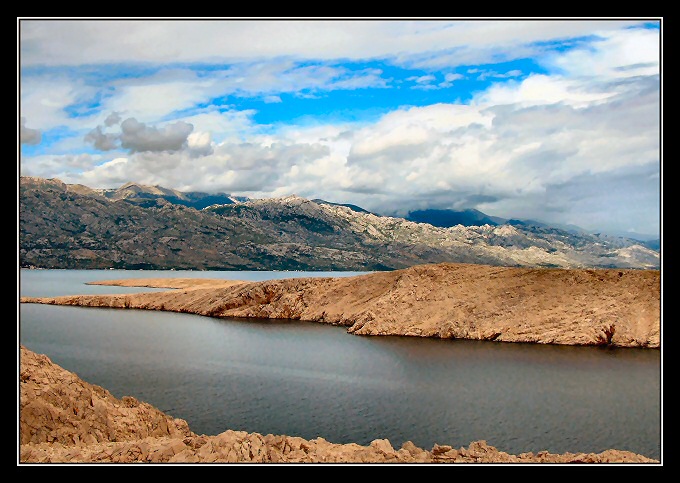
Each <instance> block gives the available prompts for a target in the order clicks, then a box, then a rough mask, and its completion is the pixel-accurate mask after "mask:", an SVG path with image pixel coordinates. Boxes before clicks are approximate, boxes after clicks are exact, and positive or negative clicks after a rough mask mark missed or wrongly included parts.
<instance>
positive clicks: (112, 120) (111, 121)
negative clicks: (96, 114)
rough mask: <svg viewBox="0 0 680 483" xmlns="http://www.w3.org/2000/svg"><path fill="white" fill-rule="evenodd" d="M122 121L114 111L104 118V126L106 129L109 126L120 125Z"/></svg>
mask: <svg viewBox="0 0 680 483" xmlns="http://www.w3.org/2000/svg"><path fill="white" fill-rule="evenodd" d="M122 120H123V118H122V117H120V113H118V112H115V111H114V112H112V113H111V114H109V115H108V116H107V117H106V119H104V125H105V126H106V127H110V126H113V125H115V124H118V123H120V121H122Z"/></svg>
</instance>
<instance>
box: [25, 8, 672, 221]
mask: <svg viewBox="0 0 680 483" xmlns="http://www.w3.org/2000/svg"><path fill="white" fill-rule="evenodd" d="M635 23H637V24H639V22H632V21H630V22H629V21H625V22H612V21H603V22H578V21H577V22H569V21H553V22H529V21H526V22H519V21H518V22H508V21H506V22H460V21H457V22H448V21H447V22H399V23H395V22H388V21H385V22H354V23H353V22H310V23H296V22H271V23H266V22H264V23H249V22H233V23H226V27H225V23H224V22H217V23H214V24H213V23H209V22H208V23H206V22H186V23H178V22H158V23H151V24H150V25H147V26H144V23H143V22H142V23H131V22H90V23H88V22H83V23H82V24H81V23H79V22H72V23H69V22H55V23H40V22H34V23H33V22H30V21H29V22H26V24H25V25H22V45H21V47H22V64H25V65H26V66H27V69H28V70H27V72H29V73H30V75H27V76H26V80H25V81H23V80H22V113H23V114H24V115H25V116H26V118H28V119H31V121H32V122H33V120H34V119H35V120H36V121H35V124H34V125H32V127H33V129H29V128H27V127H26V125H25V124H26V121H25V119H23V118H22V122H21V141H22V143H26V145H27V146H36V147H37V146H39V145H38V144H37V143H39V141H40V131H38V129H40V130H41V131H43V133H48V134H49V133H54V132H55V131H54V130H55V129H57V127H59V129H61V130H62V131H64V130H65V132H67V133H70V134H69V135H70V136H71V138H67V136H65V137H64V138H63V139H60V141H59V142H58V143H55V144H53V145H51V146H50V148H49V149H51V150H52V152H53V154H52V156H51V157H50V156H49V155H47V154H46V153H40V152H36V153H34V154H33V155H25V156H24V157H23V159H22V172H23V173H24V174H34V175H37V176H48V177H54V176H56V177H61V178H62V179H63V180H64V181H66V182H79V183H84V184H87V185H90V186H102V187H104V186H106V187H116V186H119V185H120V184H122V183H124V182H127V181H136V182H140V183H145V184H159V185H163V186H168V187H173V188H178V189H184V190H201V191H224V192H229V193H234V194H245V195H248V196H253V197H269V196H283V195H288V194H292V193H296V194H299V195H301V196H306V197H310V198H324V199H328V200H330V201H336V202H347V203H355V204H360V205H361V206H364V207H365V208H367V209H370V210H373V211H377V212H380V213H385V214H397V215H404V214H406V213H407V212H408V211H410V210H414V209H421V208H453V209H464V208H477V209H480V210H482V211H485V212H487V213H489V214H492V215H497V216H505V217H521V218H534V219H543V220H547V221H552V222H556V223H573V224H577V225H581V226H584V227H586V228H593V229H596V228H597V229H599V228H601V229H611V230H618V231H625V230H628V229H631V228H632V229H634V230H636V231H638V232H642V233H645V232H652V233H653V232H655V231H658V230H659V227H660V164H661V158H660V156H661V153H660V133H661V126H660V109H661V96H660V74H661V73H660V51H659V30H658V29H653V28H652V29H649V28H624V27H628V26H630V24H635ZM303 26H304V28H302V27H303ZM227 27H228V28H227ZM114 29H118V30H117V32H118V38H120V37H121V35H122V34H125V35H124V36H123V37H124V38H126V39H127V40H126V43H125V45H124V46H123V45H122V44H119V43H117V42H113V41H112V40H110V39H109V37H108V36H107V35H105V33H106V32H108V31H109V30H114ZM227 33H228V34H229V35H228V36H229V42H227V41H226V40H225V41H224V42H222V41H220V39H224V38H225V37H224V36H225V35H227ZM246 35H247V36H248V39H249V41H245V40H242V41H239V39H245V36H246ZM242 36H244V37H242ZM312 36H314V42H309V38H310V37H312ZM207 37H211V42H203V41H204V40H205V38H207ZM48 38H50V39H53V41H52V42H48V41H47V39H48ZM156 38H168V39H169V38H173V39H174V38H178V39H179V38H181V39H185V42H184V43H177V42H167V43H162V42H156V43H154V45H157V48H154V49H148V48H142V47H143V46H147V45H148V43H149V42H150V41H151V39H156ZM88 39H89V40H91V42H90V43H89V44H87V41H88ZM271 39H276V41H274V40H271ZM281 39H285V42H284V41H282V40H281ZM558 40H559V46H560V48H554V45H553V43H554V42H558ZM75 42H80V43H83V42H85V44H86V45H92V48H91V49H88V50H87V51H85V52H84V53H83V55H84V58H78V57H77V56H75V54H73V53H72V52H73V51H72V50H69V46H70V45H72V44H74V43H75ZM237 45H238V46H239V48H236V46H237ZM171 47H172V48H171ZM126 49H127V50H126ZM173 49H174V50H173ZM360 55H361V56H362V58H364V59H369V58H371V59H374V58H377V57H382V58H384V59H386V60H384V61H383V64H380V65H381V66H379V65H378V64H377V63H376V62H374V61H371V63H370V64H368V63H366V64H360V63H359V64H352V65H349V64H346V65H345V64H342V63H340V62H339V61H337V60H336V61H335V62H334V63H320V62H319V59H338V58H340V57H345V58H352V59H358V58H359V56H360ZM523 56H527V57H528V56H533V57H532V61H531V63H528V62H526V61H523V62H524V63H512V62H510V61H511V60H512V59H519V58H522V57H523ZM227 58H229V59H239V61H238V62H232V63H226V64H225V63H224V60H223V59H227ZM305 58H311V59H314V60H313V61H312V60H310V61H304V60H303V59H305ZM131 59H135V60H138V61H150V62H155V63H158V62H164V61H171V62H172V64H169V65H163V64H151V65H152V67H144V68H142V67H139V66H137V67H133V66H131V67H130V69H131V70H130V72H135V74H134V75H131V74H128V75H126V76H121V75H119V73H118V71H115V73H114V74H115V75H114V74H111V76H110V78H109V77H107V76H104V75H103V74H101V72H108V70H107V69H110V68H111V67H107V66H103V67H101V68H99V69H102V70H98V69H97V68H92V67H89V68H88V69H94V71H95V72H100V74H98V75H95V74H93V73H92V72H90V71H88V70H84V71H83V74H82V75H81V76H79V77H73V76H71V75H69V74H68V72H69V69H65V70H64V69H61V68H60V67H54V68H50V67H49V66H51V65H57V64H63V65H78V64H79V63H80V62H92V63H110V62H129V61H130V60H131ZM265 59H267V60H266V61H265ZM387 59H389V60H387ZM199 61H200V63H198V64H193V65H192V66H191V67H190V68H189V67H186V66H182V65H180V63H181V62H199ZM526 65H529V66H533V67H532V69H533V72H527V71H526V68H525V67H524V66H526ZM38 66H44V69H45V70H41V69H38ZM391 66H408V68H409V69H416V68H418V69H423V70H421V71H419V72H418V71H409V72H410V73H409V74H407V75H404V77H403V78H397V77H395V75H396V74H395V73H396V72H397V71H395V70H394V68H393V67H391ZM458 66H465V67H463V68H461V69H457V67H458ZM31 69H34V71H33V70H31ZM480 82H482V84H475V83H480ZM461 85H463V86H466V85H468V86H472V87H470V88H471V89H472V88H474V86H483V88H481V89H478V90H476V91H475V90H471V91H470V92H471V94H470V95H469V98H468V99H466V100H460V99H457V98H456V97H452V96H451V95H449V96H448V97H447V94H446V93H447V92H457V93H458V92H463V91H452V90H451V89H454V88H457V87H458V86H461ZM339 91H342V92H343V93H347V94H343V95H346V96H360V95H367V96H368V94H369V93H370V96H369V98H371V97H372V98H373V99H374V101H373V102H385V101H381V99H388V97H389V93H392V92H393V93H394V94H395V95H396V94H397V93H399V92H402V91H403V92H405V91H411V92H414V93H415V94H414V95H415V96H416V97H413V99H416V100H417V99H420V98H419V97H417V96H418V95H434V94H433V93H434V92H435V91H436V92H441V93H442V94H441V97H437V98H436V99H437V102H421V103H420V104H417V105H413V104H411V105H408V104H407V105H401V106H400V105H394V106H392V107H389V108H383V110H382V112H380V113H378V114H377V115H376V114H374V115H373V116H372V117H369V118H365V119H364V118H359V119H351V118H350V119H344V120H340V121H337V120H334V119H333V118H327V117H324V116H318V115H317V117H314V116H313V115H312V114H310V115H309V116H301V117H300V119H297V120H294V121H292V122H280V123H276V122H274V123H266V122H262V121H261V120H258V116H259V115H260V112H259V111H258V109H259V110H264V106H267V109H280V110H281V112H283V109H290V108H291V107H290V106H293V105H295V106H297V105H304V106H307V105H309V106H314V105H316V104H314V103H315V102H317V103H318V105H327V101H325V100H324V99H327V98H328V97H327V96H329V93H332V92H339ZM383 93H385V94H383ZM418 93H422V94H418ZM291 96H292V97H291ZM345 98H346V99H351V97H345ZM238 99H259V102H260V103H261V104H259V106H260V107H258V108H255V107H250V106H251V105H253V106H254V104H253V103H252V102H251V104H247V103H246V104H245V106H246V107H239V106H240V105H238V106H237V103H236V101H237V100H238ZM295 99H298V100H295ZM432 99H435V98H432ZM324 102H326V104H323V103H324ZM370 106H371V104H369V107H370ZM336 109H339V110H340V109H342V107H341V106H338V107H336ZM272 112H274V111H272ZM369 112H370V111H369ZM317 114H325V113H324V112H323V111H318V112H317ZM60 132H61V131H60ZM43 137H44V136H43ZM77 140H79V141H80V143H81V144H83V145H85V146H87V147H88V149H89V150H90V151H89V152H88V153H78V152H77V148H75V146H76V145H77ZM34 149H36V148H34ZM46 149H47V148H46ZM59 149H62V151H63V150H65V149H70V150H71V153H69V154H59V153H58V150H59Z"/></svg>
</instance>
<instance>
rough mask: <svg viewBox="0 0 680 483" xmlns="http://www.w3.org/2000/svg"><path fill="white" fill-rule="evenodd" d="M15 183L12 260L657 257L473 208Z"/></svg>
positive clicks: (221, 265) (132, 263) (53, 264)
mask: <svg viewBox="0 0 680 483" xmlns="http://www.w3.org/2000/svg"><path fill="white" fill-rule="evenodd" d="M19 181H20V182H19V264H20V266H21V267H37V268H70V269H94V268H123V269H194V270H357V271H364V270H365V271H370V270H392V269H399V268H406V267H409V266H413V265H418V264H424V263H440V262H463V263H479V264H488V265H502V266H525V267H563V268H587V267H592V268H598V267H600V268H639V269H649V268H656V269H658V268H659V267H660V253H659V252H658V251H655V250H652V249H650V248H648V247H646V246H644V244H643V242H641V241H639V240H633V239H629V238H622V237H611V236H605V235H594V234H588V233H585V232H579V231H578V230H565V229H562V228H557V227H553V226H548V225H546V224H542V223H539V222H527V221H522V220H505V219H502V218H497V217H490V216H488V215H485V214H484V213H481V212H479V211H476V210H467V211H466V212H452V211H447V210H422V211H421V212H411V213H410V214H409V216H408V217H406V218H397V217H389V216H380V215H378V214H375V213H371V212H369V211H367V210H364V209H363V208H361V207H359V206H356V205H351V204H340V203H333V202H329V201H325V200H321V199H314V200H309V199H305V198H301V197H299V196H295V195H292V196H287V197H282V198H270V199H248V198H245V197H236V196H232V195H228V194H225V193H218V194H208V193H200V192H182V191H178V190H173V189H168V188H163V187H159V186H144V185H139V184H136V183H126V184H124V185H123V186H121V187H120V188H118V189H93V188H89V187H87V186H84V185H79V184H66V183H63V182H62V181H60V180H58V179H44V178H36V177H24V176H22V177H21V178H20V180H19ZM456 213H458V215H456ZM456 216H457V217H458V218H456ZM407 218H411V219H407ZM425 221H427V222H425ZM454 222H455V224H453V223H454ZM437 225H439V226H437ZM447 225H448V226H447Z"/></svg>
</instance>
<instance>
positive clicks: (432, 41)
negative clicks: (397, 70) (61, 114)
mask: <svg viewBox="0 0 680 483" xmlns="http://www.w3.org/2000/svg"><path fill="white" fill-rule="evenodd" d="M639 23H640V21H636V20H630V21H626V20H624V21H613V20H606V19H605V20H601V21H592V20H588V21H578V20H551V19H545V20H542V21H539V22H536V21H532V20H526V21H522V20H516V19H499V20H486V21H485V20H472V21H466V20H458V21H451V20H446V19H436V18H435V19H428V20H425V21H417V20H378V19H376V20H374V21H370V22H366V21H354V20H314V19H308V20H299V21H293V20H287V19H278V20H277V19H269V20H263V21H258V20H230V19H224V20H219V19H217V20H196V21H194V20H187V19H182V20H179V21H178V20H160V19H149V20H146V21H144V20H142V21H127V20H124V19H123V20H96V21H83V20H55V19H50V20H32V19H22V20H21V21H20V36H21V61H22V64H23V65H36V64H41V65H74V64H76V65H79V64H83V63H86V64H87V63H121V62H127V61H139V62H179V63H181V62H194V61H200V62H215V63H219V62H223V61H225V60H229V61H233V60H243V59H253V58H255V59H258V58H259V59H264V58H273V57H291V58H311V59H319V60H328V59H338V58H344V59H350V60H351V59H367V58H378V57H382V58H386V57H390V58H394V59H395V60H396V61H398V62H402V63H406V64H411V65H415V66H420V67H425V66H435V65H439V66H442V65H466V64H467V65H470V64H480V63H487V62H489V61H491V60H493V59H498V58H501V57H503V58H507V59H508V60H509V59H511V58H521V57H524V56H526V55H527V53H529V52H535V51H536V50H537V49H539V47H537V46H536V45H537V44H536V43H538V42H545V41H549V40H557V39H563V38H569V37H577V36H582V35H589V34H591V33H592V31H594V30H600V31H603V32H607V31H611V30H616V29H620V28H621V27H622V26H625V25H633V24H639ZM433 46H434V47H433Z"/></svg>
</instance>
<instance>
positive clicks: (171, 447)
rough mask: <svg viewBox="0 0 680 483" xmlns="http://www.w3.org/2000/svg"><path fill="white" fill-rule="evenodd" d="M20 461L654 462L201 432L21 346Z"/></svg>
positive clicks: (483, 447) (616, 454)
mask: <svg viewBox="0 0 680 483" xmlns="http://www.w3.org/2000/svg"><path fill="white" fill-rule="evenodd" d="M19 387H20V408H19V440H20V441H19V443H20V446H19V463H20V464H31V463H122V464H124V463H263V464H277V463H279V464H283V463H288V464H290V463H357V464H359V463H397V464H411V463H416V464H417V463H420V464H428V463H515V464H532V463H647V464H655V463H658V461H657V460H653V459H649V458H646V457H644V456H642V455H638V454H635V453H631V452H628V451H618V450H614V449H611V450H607V451H604V452H602V453H564V454H551V453H548V452H547V451H541V452H538V453H522V454H519V455H511V454H508V453H504V452H502V451H499V450H497V449H496V448H494V447H493V446H489V445H488V444H487V443H486V442H485V441H477V442H473V443H471V444H470V446H469V447H467V448H458V449H455V448H452V447H451V446H447V445H438V444H435V445H434V447H433V448H432V449H431V450H425V449H422V448H418V447H416V446H415V445H414V444H413V443H411V442H406V443H404V444H403V445H402V447H401V448H399V449H395V448H393V447H392V445H391V444H390V442H389V441H388V440H385V439H376V440H375V441H373V442H372V443H371V444H370V445H368V446H361V445H358V444H334V443H331V442H329V441H326V440H324V439H323V438H317V439H313V440H305V439H302V438H298V437H294V436H284V435H272V434H268V435H264V436H263V435H261V434H258V433H246V432H243V431H232V430H227V431H224V432H223V433H221V434H218V435H216V436H206V435H197V434H195V433H193V432H192V431H191V430H190V429H189V426H188V425H187V423H186V421H184V420H182V419H175V418H173V417H171V416H169V415H167V414H164V413H162V412H161V411H159V410H157V409H155V408H154V407H152V406H150V405H149V404H147V403H143V402H140V401H137V400H136V399H134V398H132V397H123V398H122V399H117V398H115V397H114V396H113V395H112V394H111V393H110V392H108V391H107V390H105V389H103V388H101V387H99V386H95V385H92V384H88V383H87V382H85V381H83V380H81V379H80V378H79V377H78V376H77V375H75V374H73V373H71V372H69V371H66V370H65V369H63V368H62V367H60V366H58V365H56V364H54V363H53V362H52V361H51V360H50V359H49V358H48V357H47V356H45V355H40V354H36V353H34V352H32V351H31V350H29V349H27V348H26V347H23V346H21V347H20V371H19Z"/></svg>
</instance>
